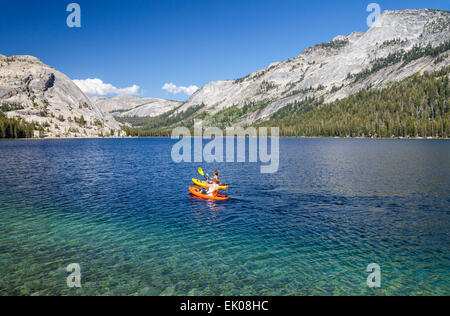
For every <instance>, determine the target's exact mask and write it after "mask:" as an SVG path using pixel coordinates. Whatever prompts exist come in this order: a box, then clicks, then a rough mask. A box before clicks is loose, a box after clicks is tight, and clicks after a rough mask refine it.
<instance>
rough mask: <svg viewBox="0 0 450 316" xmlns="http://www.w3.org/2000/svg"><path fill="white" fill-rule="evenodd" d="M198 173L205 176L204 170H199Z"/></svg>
mask: <svg viewBox="0 0 450 316" xmlns="http://www.w3.org/2000/svg"><path fill="white" fill-rule="evenodd" d="M198 173H200V174H201V175H202V176H205V173H204V172H203V169H202V168H198Z"/></svg>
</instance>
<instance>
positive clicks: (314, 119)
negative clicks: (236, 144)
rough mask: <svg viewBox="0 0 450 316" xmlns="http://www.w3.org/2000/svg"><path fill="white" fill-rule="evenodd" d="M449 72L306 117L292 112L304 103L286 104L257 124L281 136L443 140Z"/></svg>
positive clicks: (449, 115) (448, 126)
mask: <svg viewBox="0 0 450 316" xmlns="http://www.w3.org/2000/svg"><path fill="white" fill-rule="evenodd" d="M449 72H450V67H447V68H443V69H442V70H441V71H438V72H435V73H432V74H427V73H425V74H423V75H419V74H416V75H413V76H411V77H409V78H407V79H405V80H404V81H401V82H395V83H392V84H391V85H390V86H389V87H388V88H384V89H373V90H368V91H367V90H363V91H360V92H358V93H356V94H354V95H352V96H350V97H348V98H345V99H342V100H338V101H336V102H333V103H330V104H325V105H321V106H319V107H316V108H315V109H312V110H309V111H307V112H306V113H304V111H303V113H299V114H295V113H296V112H298V111H299V110H301V109H302V108H301V107H302V106H303V104H299V105H298V107H300V108H297V107H296V105H295V104H294V105H290V106H289V107H287V108H285V109H282V111H283V113H282V114H284V115H280V113H275V114H274V115H273V117H272V119H271V120H269V121H265V122H261V123H259V124H258V126H279V127H280V132H281V135H282V136H325V137H444V138H447V137H449V135H450V123H449V122H450V112H449V97H450V87H449V79H448V76H449ZM309 109H311V108H309ZM289 112H290V113H293V114H292V115H289V114H288V113H289Z"/></svg>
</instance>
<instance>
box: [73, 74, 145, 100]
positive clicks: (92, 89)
mask: <svg viewBox="0 0 450 316" xmlns="http://www.w3.org/2000/svg"><path fill="white" fill-rule="evenodd" d="M73 82H74V83H75V84H76V85H77V86H78V87H79V88H80V89H81V91H83V92H84V93H85V94H87V95H89V96H95V95H97V96H104V95H111V94H127V95H138V94H139V92H140V89H141V88H140V87H139V86H137V85H133V86H131V87H128V88H116V87H114V86H113V85H112V84H110V83H104V82H103V81H102V80H101V79H97V78H96V79H84V80H73Z"/></svg>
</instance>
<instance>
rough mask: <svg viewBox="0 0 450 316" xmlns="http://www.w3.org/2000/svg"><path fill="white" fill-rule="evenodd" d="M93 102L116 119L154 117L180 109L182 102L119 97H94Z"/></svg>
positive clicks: (127, 96)
mask: <svg viewBox="0 0 450 316" xmlns="http://www.w3.org/2000/svg"><path fill="white" fill-rule="evenodd" d="M91 100H92V102H93V103H94V104H95V105H97V106H98V107H99V108H100V109H101V110H102V111H103V112H105V113H109V114H111V115H113V116H115V117H154V116H158V115H161V114H164V113H167V112H169V111H172V110H173V109H175V108H177V107H179V106H180V105H181V104H182V102H178V101H171V100H164V99H156V98H139V97H134V96H129V95H118V96H116V97H114V98H99V97H93V98H92V99H91Z"/></svg>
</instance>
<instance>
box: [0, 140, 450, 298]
mask: <svg viewBox="0 0 450 316" xmlns="http://www.w3.org/2000/svg"><path fill="white" fill-rule="evenodd" d="M173 143H174V141H171V140H168V139H127V140H60V141H57V140H49V141H2V142H0V170H1V174H2V180H1V182H0V294H1V295H14V294H19V295H430V294H431V295H449V294H450V290H449V271H450V260H449V259H450V257H449V228H450V225H449V218H450V216H449V211H450V198H449V196H450V194H449V193H450V192H449V191H450V167H449V166H450V165H449V161H450V143H449V142H446V141H371V140H328V139H282V140H281V148H280V151H281V165H280V171H279V172H278V173H276V174H273V175H262V174H260V173H259V165H258V164H245V163H236V164H222V165H215V164H212V165H203V167H204V168H205V169H208V170H213V169H215V168H220V170H221V171H222V180H223V181H225V182H227V183H229V184H231V189H230V190H229V194H230V195H231V197H232V199H231V200H229V201H226V202H220V203H217V202H205V201H201V200H198V199H195V198H192V197H190V196H189V195H188V191H187V187H188V185H189V184H190V179H191V178H192V177H194V176H195V177H197V175H196V172H195V170H196V168H197V167H199V165H197V164H174V163H173V162H172V161H171V159H170V151H171V146H172V144H173ZM372 262H375V263H378V264H379V265H380V266H381V269H382V288H381V289H369V288H368V287H367V285H366V278H367V276H368V274H367V273H366V272H365V269H366V267H367V265H369V264H370V263H372ZM70 263H79V264H80V266H81V270H82V271H81V272H82V288H81V289H69V288H68V287H67V285H66V277H67V276H68V273H67V272H66V270H65V268H66V266H67V265H68V264H70Z"/></svg>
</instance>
